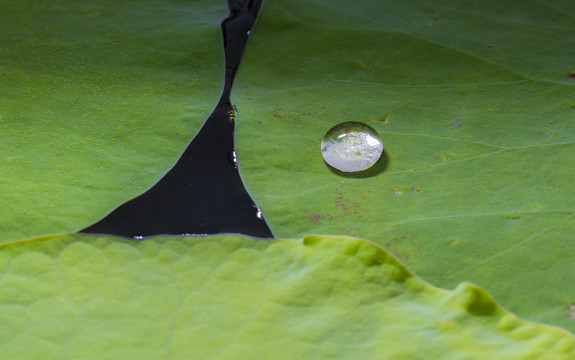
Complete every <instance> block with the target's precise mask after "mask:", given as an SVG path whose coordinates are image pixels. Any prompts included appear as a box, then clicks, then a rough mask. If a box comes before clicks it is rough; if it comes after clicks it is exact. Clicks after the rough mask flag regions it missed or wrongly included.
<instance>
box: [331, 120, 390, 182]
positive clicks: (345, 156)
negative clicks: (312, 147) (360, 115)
mask: <svg viewBox="0 0 575 360" xmlns="http://www.w3.org/2000/svg"><path fill="white" fill-rule="evenodd" d="M382 153H383V143H382V142H381V139H380V138H379V135H378V134H377V131H375V130H374V129H373V128H371V127H370V126H368V125H365V124H362V123H360V122H344V123H341V124H339V125H336V126H334V127H333V128H331V129H330V130H329V131H328V132H327V133H326V134H325V136H324V137H323V140H322V141H321V154H322V156H323V159H324V160H325V162H326V163H328V165H330V166H331V167H334V168H336V169H337V170H339V171H343V172H357V171H362V170H365V169H368V168H370V167H371V166H373V165H374V164H375V163H376V162H377V161H378V160H379V158H380V157H381V154H382Z"/></svg>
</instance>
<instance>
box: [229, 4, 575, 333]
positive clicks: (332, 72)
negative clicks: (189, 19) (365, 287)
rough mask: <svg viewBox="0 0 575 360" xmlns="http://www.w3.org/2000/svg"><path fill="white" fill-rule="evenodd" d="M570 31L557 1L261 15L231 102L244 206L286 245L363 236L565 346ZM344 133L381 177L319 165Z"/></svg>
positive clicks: (572, 111)
mask: <svg viewBox="0 0 575 360" xmlns="http://www.w3.org/2000/svg"><path fill="white" fill-rule="evenodd" d="M574 33H575V16H574V15H573V12H572V11H571V9H569V8H568V7H566V6H565V3H564V2H562V1H558V0H557V1H546V2H544V3H543V2H539V1H527V2H525V1H506V2H500V1H482V2H480V3H478V2H473V1H459V0H458V1H449V0H445V1H439V2H435V3H434V4H430V3H428V2H424V1H417V0H413V1H401V2H398V1H396V2H388V1H371V0H361V1H356V2H354V3H353V5H352V4H350V3H349V2H347V1H341V0H335V1H326V2H324V1H311V2H310V1H298V0H290V1H287V0H284V1H282V0H269V1H267V2H266V3H265V4H264V7H263V8H262V13H261V17H260V19H259V20H258V23H257V24H256V27H255V28H254V30H253V32H252V35H251V39H250V43H249V45H248V49H247V50H246V56H245V58H244V59H243V65H242V68H241V69H240V73H239V74H238V80H237V82H236V85H235V86H236V87H235V93H234V101H235V102H236V104H237V105H238V131H237V147H238V149H237V154H238V160H239V163H240V170H241V172H242V176H243V177H244V180H245V182H246V185H247V187H248V190H249V191H250V193H251V194H252V196H253V198H254V200H255V201H256V203H258V205H259V206H260V207H261V209H262V211H263V213H264V215H265V216H266V219H267V220H268V222H269V224H270V226H271V228H272V230H273V231H274V233H275V234H276V235H277V236H279V237H301V236H303V235H304V234H307V233H318V232H319V233H326V234H347V235H356V236H361V237H365V238H369V239H372V240H374V241H376V242H377V243H378V244H380V245H381V246H382V247H384V248H385V249H387V250H388V251H390V252H392V253H393V254H394V255H396V256H398V257H399V258H400V259H401V260H402V261H404V262H406V264H408V265H409V266H410V268H412V269H414V271H416V272H417V273H418V274H420V275H421V276H422V277H423V278H424V279H426V280H428V281H430V282H431V283H433V284H434V285H437V286H441V287H446V288H453V287H455V286H456V285H457V284H459V283H460V282H462V281H472V282H474V283H477V284H479V285H480V286H482V287H484V288H486V289H487V290H488V291H489V292H490V293H492V294H493V295H494V296H495V297H496V298H497V299H498V300H500V301H501V303H502V304H503V305H504V306H506V307H508V308H509V309H511V310H512V311H514V312H516V313H518V314H519V315H521V316H524V317H527V318H528V319H531V320H534V321H541V322H547V323H552V324H556V325H560V326H564V327H566V328H568V329H571V330H575V310H574V306H575V305H573V304H574V303H575V287H574V286H573V284H572V281H571V280H572V279H573V278H574V277H575V267H574V266H573V263H574V262H575V246H574V245H573V239H574V238H573V234H574V233H575V219H574V216H575V187H574V186H573V185H572V181H571V178H572V173H573V171H574V170H575V168H574V167H573V159H574V158H575V143H574V139H575V129H574V125H573V123H574V121H575V79H573V78H572V76H570V75H569V72H573V71H575V67H574V64H573V59H575V48H574V47H573V46H572V44H571V39H572V38H573V34H574ZM345 121H359V122H364V123H367V124H368V125H370V126H371V127H373V128H375V129H376V130H377V131H378V132H379V133H380V135H381V137H382V139H383V143H384V148H385V152H386V154H387V157H388V159H389V160H388V164H387V167H386V168H385V170H384V171H383V172H382V173H380V174H378V175H376V176H373V177H368V178H352V177H343V176H340V175H337V174H335V173H333V172H332V171H331V170H330V169H329V167H328V166H327V165H326V164H325V163H324V161H323V159H322V157H321V154H320V139H321V138H322V137H323V136H324V134H325V133H326V132H327V131H328V130H329V129H330V128H331V127H332V126H334V125H336V124H338V123H341V122H345Z"/></svg>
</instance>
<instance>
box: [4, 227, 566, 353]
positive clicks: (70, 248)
mask: <svg viewBox="0 0 575 360" xmlns="http://www.w3.org/2000/svg"><path fill="white" fill-rule="evenodd" d="M0 269H1V275H0V348H2V356H3V357H4V358H9V359H12V360H17V359H46V360H49V359H64V358H69V359H80V358H81V359H191V358H193V359H208V358H209V359H271V358H273V359H294V358H298V359H311V358H315V359H327V358H330V359H333V358H337V359H351V358H355V357H357V354H361V357H362V358H365V359H376V358H377V359H381V358H385V359H429V358H434V359H445V358H447V357H449V358H452V359H456V358H460V359H505V360H510V359H525V358H537V359H550V360H561V359H572V358H573V357H574V356H575V337H573V335H572V334H570V333H568V332H566V331H564V330H562V329H559V328H554V327H549V326H545V325H539V324H535V323H530V322H527V321H524V320H521V319H519V318H517V317H516V316H515V315H512V314H511V313H509V312H507V311H506V310H504V309H503V308H501V307H500V306H499V305H498V304H497V303H496V302H495V301H494V300H493V299H492V298H491V297H490V296H489V295H488V294H487V293H486V292H485V291H484V290H482V289H481V288H478V287H476V286H475V285H471V284H469V283H463V284H461V285H459V286H458V287H457V288H456V289H455V290H453V291H446V290H442V289H438V288H435V287H432V286H431V285H429V284H427V283H425V282H424V281H422V280H421V279H419V278H418V277H417V276H415V275H414V274H413V273H412V272H410V271H409V270H407V269H406V268H405V267H404V266H403V265H402V264H401V263H399V262H398V261H397V260H396V259H395V258H394V257H393V256H391V255H390V254H389V253H387V252H386V251H385V250H383V249H382V248H381V247H379V246H377V245H375V244H373V243H370V242H368V241H365V240H360V239H357V238H350V237H332V236H306V237H305V238H304V239H303V241H301V240H273V241H261V240H255V239H252V238H248V237H242V236H238V235H227V236H226V235H224V236H215V237H205V238H174V237H172V238H169V237H164V238H153V239H148V240H144V241H141V242H135V241H130V240H124V239H119V238H115V237H104V236H101V237H98V236H91V235H56V236H46V237H39V238H34V239H31V240H26V241H17V242H11V243H5V244H3V245H1V246H0Z"/></svg>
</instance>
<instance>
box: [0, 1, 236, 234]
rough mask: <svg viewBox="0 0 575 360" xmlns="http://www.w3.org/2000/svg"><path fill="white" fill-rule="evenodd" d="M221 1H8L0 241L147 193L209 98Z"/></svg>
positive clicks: (3, 36) (217, 77)
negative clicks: (0, 236)
mask: <svg viewBox="0 0 575 360" xmlns="http://www.w3.org/2000/svg"><path fill="white" fill-rule="evenodd" d="M226 15H227V7H226V3H225V1H210V0H202V1H193V2H186V1H179V0H165V1H164V0H162V1H155V0H143V1H140V0H139V1H136V0H128V1H112V0H102V1H70V0H56V1H49V2H46V1H39V0H31V1H14V0H7V1H3V2H2V11H1V13H0V43H2V47H1V48H0V204H2V209H1V210H0V232H1V233H2V241H8V240H14V239H22V238H27V237H30V236H34V235H41V234H46V233H55V232H56V233H62V232H75V231H78V230H80V229H82V228H84V227H86V226H88V225H90V224H91V223H93V222H95V221H96V220H98V219H99V218H101V217H103V216H105V215H106V214H107V213H108V212H109V211H110V210H112V209H113V208H115V207H116V206H118V205H119V204H121V203H122V202H124V201H127V200H128V199H130V198H132V197H134V196H137V195H139V194H141V193H142V192H144V191H145V190H147V188H148V187H150V186H151V185H152V184H153V183H154V182H155V181H157V180H158V179H159V178H160V177H161V176H162V174H163V173H165V172H166V171H167V170H169V167H170V165H171V164H173V163H175V161H176V160H177V158H178V156H179V154H181V152H182V151H183V150H184V148H185V146H186V144H187V143H188V142H189V141H190V139H192V137H193V136H194V134H195V133H196V131H197V130H198V129H199V127H200V125H201V124H202V123H203V122H204V120H205V119H206V118H207V117H208V115H209V114H210V112H211V110H212V108H213V107H214V106H215V104H216V103H217V101H218V97H219V92H220V91H221V88H222V84H223V71H224V65H223V50H222V39H221V31H220V26H219V24H220V22H221V21H222V20H223V19H224V18H225V17H226Z"/></svg>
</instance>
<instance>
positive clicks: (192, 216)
mask: <svg viewBox="0 0 575 360" xmlns="http://www.w3.org/2000/svg"><path fill="white" fill-rule="evenodd" d="M261 2H262V0H228V5H229V8H230V15H229V17H228V18H227V19H226V20H224V21H223V22H222V32H223V38H224V49H225V57H226V61H225V63H226V71H225V83H224V89H223V91H222V96H221V98H220V101H219V103H218V106H217V107H216V109H215V110H214V112H213V113H212V114H211V115H210V117H209V118H208V120H207V121H206V122H205V124H204V125H203V127H202V128H201V130H200V131H199V133H198V134H197V135H196V137H195V138H194V139H193V141H192V142H191V143H190V145H188V147H187V148H186V150H185V151H184V153H183V154H182V156H181V157H180V159H179V160H178V162H177V163H176V164H175V165H174V167H173V168H172V169H171V170H170V171H169V172H168V173H166V175H164V177H163V178H162V179H161V180H160V181H159V182H158V183H156V184H155V185H154V186H153V187H152V188H151V189H149V190H148V191H147V192H145V193H144V194H142V195H140V196H138V197H137V198H134V199H132V200H130V201H128V202H126V203H125V204H123V205H121V206H119V207H118V208H116V209H115V210H114V211H112V212H111V213H110V214H109V215H108V216H106V217H105V218H103V219H102V220H100V221H99V222H97V223H96V224H94V225H92V226H89V227H87V228H85V229H83V230H81V231H80V233H90V234H110V235H120V236H126V237H130V238H136V239H140V238H142V237H146V236H153V235H162V234H166V235H168V234H169V235H208V234H218V233H241V234H246V235H251V236H256V237H262V238H272V237H273V234H272V232H271V231H270V229H269V227H268V225H267V224H266V222H265V220H264V218H263V216H262V214H261V212H260V211H259V209H258V208H257V206H256V205H255V203H254V201H253V200H252V199H251V197H250V196H249V194H248V193H247V191H246V189H245V187H244V185H243V182H242V180H241V178H240V174H239V172H238V169H237V163H236V162H235V152H234V127H235V113H234V111H233V108H232V105H231V103H230V92H231V89H232V84H233V79H234V76H235V74H236V71H237V69H238V66H239V64H240V59H241V56H242V53H243V50H244V47H245V44H246V42H247V39H248V35H249V31H250V30H251V28H252V26H253V24H254V21H255V19H256V16H257V14H258V12H259V9H260V6H261Z"/></svg>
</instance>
